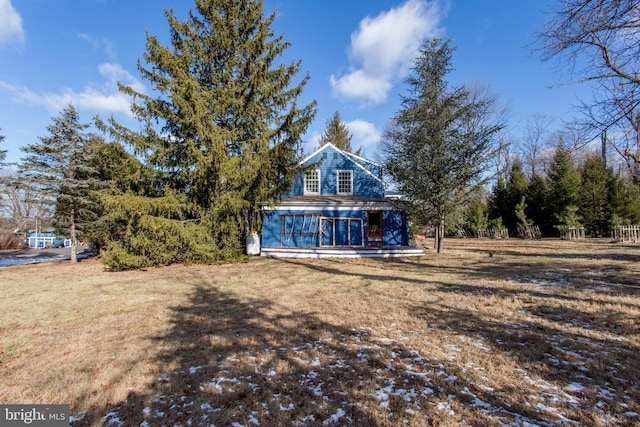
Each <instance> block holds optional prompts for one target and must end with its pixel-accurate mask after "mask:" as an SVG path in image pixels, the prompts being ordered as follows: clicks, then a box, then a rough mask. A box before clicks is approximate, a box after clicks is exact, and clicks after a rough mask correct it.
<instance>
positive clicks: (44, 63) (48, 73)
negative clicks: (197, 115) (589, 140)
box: [0, 0, 588, 162]
mask: <svg viewBox="0 0 640 427" xmlns="http://www.w3.org/2000/svg"><path fill="white" fill-rule="evenodd" d="M552 5H553V1H552V0H540V1H519V0H483V1H476V0H448V1H427V0H347V1H345V0H340V1H337V0H323V1H319V0H304V1H302V0H264V6H265V12H266V13H270V12H272V11H273V10H274V9H277V10H278V14H277V17H276V21H275V23H274V26H273V27H272V28H273V30H274V32H275V34H276V35H279V34H284V39H285V40H286V41H287V42H289V43H291V47H290V48H289V49H287V50H286V53H285V58H283V59H284V60H287V61H289V60H291V59H301V60H302V66H301V75H300V76H302V73H307V72H308V73H309V74H310V76H311V80H310V81H309V83H308V84H307V85H306V86H305V89H304V92H303V95H302V97H301V99H300V101H301V102H305V103H306V102H309V101H311V100H314V99H315V100H316V101H317V102H318V113H317V115H316V118H315V120H314V122H313V123H312V125H311V126H310V127H309V129H308V132H307V134H306V135H305V137H304V140H305V150H306V152H310V151H312V150H313V149H315V148H316V147H317V139H318V137H319V136H320V135H321V134H322V132H323V131H324V129H325V126H326V122H327V120H328V119H329V118H330V117H331V116H332V115H333V114H334V112H336V111H338V112H339V113H340V115H341V117H342V119H343V121H344V122H345V123H346V124H347V125H348V127H349V130H350V132H351V134H352V137H353V139H352V145H353V146H354V148H355V147H358V146H362V147H363V148H364V149H365V155H366V156H367V157H372V158H375V157H376V147H377V144H378V143H379V142H380V140H381V138H382V134H383V132H384V129H385V126H386V124H387V123H388V121H389V120H390V119H391V118H392V117H393V116H394V115H395V114H396V112H397V111H398V109H399V108H400V102H399V100H400V95H401V94H403V93H405V91H406V85H405V83H404V80H405V78H406V77H407V73H408V71H409V69H410V67H411V65H412V61H413V59H414V58H415V57H416V53H417V49H418V47H419V45H420V42H421V41H422V40H423V39H424V38H426V37H433V36H440V37H446V38H450V39H452V42H453V45H454V46H455V47H456V48H457V50H456V52H455V53H454V55H453V66H454V68H455V70H454V71H453V72H452V73H451V75H450V76H449V82H450V83H451V84H452V85H461V84H463V83H469V82H480V83H481V84H484V85H486V86H488V87H489V88H490V89H491V90H492V91H493V92H495V93H496V94H497V95H498V96H499V98H500V101H501V102H502V103H504V104H507V105H508V106H509V107H510V111H511V113H510V119H509V129H508V131H509V133H510V135H511V136H512V138H513V139H518V138H519V137H521V136H522V135H523V133H524V128H525V126H526V124H527V121H528V120H530V119H531V118H532V117H533V116H534V115H536V114H538V115H540V114H542V115H548V116H551V117H553V118H555V119H556V122H555V124H554V125H555V126H560V124H561V121H562V120H569V119H570V118H571V116H572V114H573V112H572V107H573V105H575V104H576V102H577V98H578V97H580V98H585V97H586V96H587V95H588V93H587V92H586V90H585V88H583V87H580V86H577V85H561V84H560V83H562V82H565V81H567V80H568V77H567V76H565V75H562V74H561V73H560V72H559V71H558V69H557V67H555V66H554V64H549V63H544V62H541V61H540V59H539V56H538V55H536V54H535V53H532V49H531V45H532V44H533V43H534V42H535V30H536V29H537V28H540V27H541V26H542V25H543V24H544V22H545V21H546V19H547V15H545V13H546V12H548V11H549V10H551V7H552ZM167 7H171V8H173V11H174V13H175V14H176V15H177V16H178V18H179V19H184V18H185V17H186V14H187V12H188V10H189V9H190V8H193V7H194V1H192V0H0V134H1V135H4V136H5V140H4V143H3V144H2V145H1V146H0V149H5V150H8V153H7V161H12V162H16V161H19V160H20V158H21V157H22V156H23V153H22V152H21V151H20V147H22V146H25V145H27V144H30V143H34V142H37V141H38V137H39V136H43V135H47V131H46V126H47V125H49V124H50V123H51V117H52V116H57V115H58V114H59V112H60V111H61V110H62V108H63V107H64V106H66V105H68V104H69V103H70V102H72V103H73V104H74V105H75V106H76V108H77V110H78V111H79V113H80V119H81V121H82V122H85V123H89V122H91V121H92V118H93V117H94V116H95V115H96V114H99V115H100V116H101V117H107V116H109V115H111V114H113V115H114V116H115V117H116V119H117V120H118V121H120V122H121V123H123V124H125V125H127V126H129V127H130V128H132V129H137V122H135V121H134V120H132V118H131V116H130V114H129V110H128V107H129V100H128V99H127V98H126V97H125V96H124V95H122V94H121V93H119V92H118V90H117V87H116V82H118V81H120V82H122V83H125V84H128V85H132V86H134V87H136V88H137V89H138V90H139V91H146V92H149V91H150V87H149V86H148V82H146V81H144V80H142V79H141V78H140V75H139V73H138V70H137V61H138V60H139V59H141V58H142V55H143V53H144V51H145V31H146V32H148V33H149V34H152V35H156V36H158V37H159V38H160V40H163V41H164V44H165V45H168V44H169V43H168V25H167V22H166V18H165V16H164V9H165V8H167ZM585 99H586V98H585Z"/></svg>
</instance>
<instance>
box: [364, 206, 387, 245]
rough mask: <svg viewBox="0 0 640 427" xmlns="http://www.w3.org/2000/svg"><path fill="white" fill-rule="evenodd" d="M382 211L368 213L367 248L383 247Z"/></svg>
mask: <svg viewBox="0 0 640 427" xmlns="http://www.w3.org/2000/svg"><path fill="white" fill-rule="evenodd" d="M382 231H383V230H382V211H367V246H382V243H383V241H382V236H383V235H384V234H383V233H382Z"/></svg>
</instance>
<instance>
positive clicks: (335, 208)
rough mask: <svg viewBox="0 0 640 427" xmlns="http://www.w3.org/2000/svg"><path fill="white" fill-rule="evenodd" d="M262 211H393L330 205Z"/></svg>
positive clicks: (281, 207) (275, 207)
mask: <svg viewBox="0 0 640 427" xmlns="http://www.w3.org/2000/svg"><path fill="white" fill-rule="evenodd" d="M262 210H265V211H304V212H306V211H309V213H313V212H316V211H318V212H325V211H353V210H360V211H393V210H395V209H394V208H393V207H391V206H378V205H371V206H362V205H360V206H331V205H323V206H318V205H300V206H264V207H263V208H262Z"/></svg>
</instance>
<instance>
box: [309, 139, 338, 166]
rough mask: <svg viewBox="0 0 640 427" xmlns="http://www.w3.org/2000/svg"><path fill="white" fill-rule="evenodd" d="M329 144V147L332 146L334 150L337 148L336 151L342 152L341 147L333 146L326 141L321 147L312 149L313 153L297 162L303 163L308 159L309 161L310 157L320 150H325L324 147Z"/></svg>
mask: <svg viewBox="0 0 640 427" xmlns="http://www.w3.org/2000/svg"><path fill="white" fill-rule="evenodd" d="M330 146H331V147H333V148H335V149H336V150H338V151H340V152H342V150H341V149H339V148H338V147H336V146H335V145H333V144H332V143H330V142H327V143H326V144H324V145H323V146H322V147H320V148H318V149H317V150H316V151H314V152H313V153H311V154H309V155H308V156H307V157H305V158H304V159H302V160H301V161H300V163H299V164H303V163H306V162H308V161H309V160H311V159H312V158H313V157H314V156H315V155H316V154H318V153H320V152H321V151H323V150H325V149H326V148H328V147H330Z"/></svg>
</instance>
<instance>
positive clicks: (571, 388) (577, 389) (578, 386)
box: [565, 382, 586, 392]
mask: <svg viewBox="0 0 640 427" xmlns="http://www.w3.org/2000/svg"><path fill="white" fill-rule="evenodd" d="M565 390H568V391H573V392H581V391H585V390H586V387H585V386H583V385H582V384H580V383H576V382H573V383H571V384H569V385H568V386H566V387H565Z"/></svg>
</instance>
